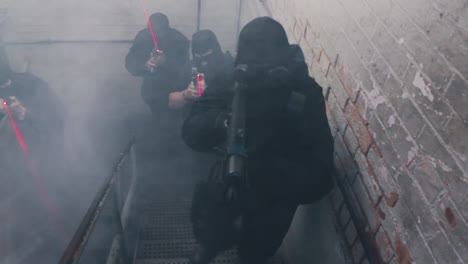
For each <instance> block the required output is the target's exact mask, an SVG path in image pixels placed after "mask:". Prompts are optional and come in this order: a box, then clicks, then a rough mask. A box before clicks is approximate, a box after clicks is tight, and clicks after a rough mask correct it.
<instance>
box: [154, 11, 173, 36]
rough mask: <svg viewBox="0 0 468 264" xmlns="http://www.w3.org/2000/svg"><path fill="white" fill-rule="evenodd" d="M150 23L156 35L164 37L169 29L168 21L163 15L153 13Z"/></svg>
mask: <svg viewBox="0 0 468 264" xmlns="http://www.w3.org/2000/svg"><path fill="white" fill-rule="evenodd" d="M150 22H151V25H152V26H153V29H154V32H155V33H156V35H164V34H165V33H167V32H168V31H169V29H170V26H169V19H168V18H167V16H166V15H165V14H163V13H154V14H152V15H151V16H150Z"/></svg>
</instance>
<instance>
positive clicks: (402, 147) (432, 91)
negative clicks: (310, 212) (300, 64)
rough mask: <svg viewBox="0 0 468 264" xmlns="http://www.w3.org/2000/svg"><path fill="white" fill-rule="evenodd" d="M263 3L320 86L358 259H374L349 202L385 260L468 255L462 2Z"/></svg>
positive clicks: (459, 259)
mask: <svg viewBox="0 0 468 264" xmlns="http://www.w3.org/2000/svg"><path fill="white" fill-rule="evenodd" d="M255 2H256V1H255ZM260 2H261V4H263V6H264V10H265V12H267V13H268V14H269V15H271V16H272V17H274V18H276V19H277V20H279V21H280V22H281V23H283V25H284V26H285V28H286V29H287V32H288V34H289V37H290V40H291V42H294V43H299V44H300V45H301V47H302V49H303V50H304V53H305V56H306V59H307V63H308V64H309V70H310V75H311V76H313V77H314V78H315V79H316V80H317V81H318V82H319V83H320V84H321V85H322V87H323V88H324V96H325V97H326V99H327V106H328V108H327V110H328V116H329V120H330V124H331V127H332V130H333V134H334V136H335V148H336V164H337V168H338V172H339V173H338V179H339V182H340V183H342V185H343V186H344V188H345V194H346V195H345V196H346V197H344V198H343V197H342V196H343V194H342V193H341V192H338V191H337V192H335V193H334V195H333V197H332V201H334V203H333V204H334V208H335V210H336V213H337V218H338V219H339V221H338V222H339V223H341V224H342V229H343V231H344V233H345V234H346V236H350V237H349V239H348V246H349V247H350V248H351V249H352V252H353V257H354V262H355V263H368V262H367V261H368V260H367V259H366V257H363V250H362V244H361V243H359V240H360V239H357V234H356V226H355V224H356V223H354V224H353V223H352V222H353V221H351V222H350V221H349V218H350V212H349V210H351V209H352V210H354V209H353V208H351V209H350V208H348V206H344V205H343V200H353V201H354V202H355V203H356V204H357V205H359V206H358V209H357V211H358V212H357V213H358V214H359V215H360V216H362V218H363V219H365V222H366V226H367V227H366V229H365V231H366V235H367V239H369V240H370V242H371V244H372V245H371V246H373V248H374V249H375V250H376V251H377V252H378V253H379V258H380V261H381V262H382V263H441V264H442V263H467V262H468V252H467V251H466V245H467V244H468V225H467V221H468V156H467V153H468V149H467V148H468V140H467V135H468V125H467V124H468V111H467V109H468V108H467V107H466V106H467V105H468V97H467V94H468V83H467V76H468V62H467V60H466V57H467V55H468V49H467V45H468V44H467V39H468V34H467V31H466V29H467V28H468V27H467V26H468V18H467V16H466V13H467V12H468V4H467V2H466V1H464V0H452V1H448V0H410V1H404V0H382V1H371V0H356V1H345V0H313V1H306V0H291V1H282V0H262V1H260ZM355 211H356V210H355ZM350 223H351V224H350ZM359 238H362V237H359ZM361 242H362V241H361Z"/></svg>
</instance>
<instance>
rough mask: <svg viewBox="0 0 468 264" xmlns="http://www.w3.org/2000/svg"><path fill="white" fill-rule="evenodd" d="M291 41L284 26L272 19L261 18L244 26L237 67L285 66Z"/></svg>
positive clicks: (239, 44) (238, 47)
mask: <svg viewBox="0 0 468 264" xmlns="http://www.w3.org/2000/svg"><path fill="white" fill-rule="evenodd" d="M289 47H290V46H289V41H288V37H287V35H286V31H285V30H284V28H283V26H282V25H281V24H280V23H279V22H277V21H276V20H274V19H272V18H270V17H259V18H256V19H254V20H252V21H251V22H249V23H248V24H247V25H245V26H244V28H243V29H242V31H241V32H240V35H239V42H238V45H237V57H236V65H238V64H270V65H272V66H279V65H285V64H286V63H287V58H288V55H289Z"/></svg>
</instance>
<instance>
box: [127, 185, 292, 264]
mask: <svg viewBox="0 0 468 264" xmlns="http://www.w3.org/2000/svg"><path fill="white" fill-rule="evenodd" d="M184 194H185V196H176V197H175V198H174V196H172V198H170V196H165V197H154V198H155V199H154V200H153V201H154V202H149V203H147V204H146V205H144V206H143V207H142V208H143V215H142V218H141V228H140V232H139V247H138V250H137V260H136V261H135V262H134V263H135V264H188V263H189V262H188V258H189V257H190V256H191V255H192V254H193V252H194V250H195V249H196V247H197V244H196V241H195V239H194V237H193V233H192V225H191V223H190V199H187V192H184ZM156 198H157V199H156ZM211 264H239V261H238V259H237V254H236V251H235V250H230V251H227V252H224V253H223V254H221V255H220V256H218V257H217V258H216V259H215V260H213V261H212V262H211ZM270 264H284V262H283V261H282V260H281V259H280V258H278V257H277V258H274V259H273V260H272V261H271V262H270Z"/></svg>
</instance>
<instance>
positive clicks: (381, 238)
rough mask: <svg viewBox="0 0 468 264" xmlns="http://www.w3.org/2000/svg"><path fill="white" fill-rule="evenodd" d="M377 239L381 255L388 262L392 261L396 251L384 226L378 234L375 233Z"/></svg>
mask: <svg viewBox="0 0 468 264" xmlns="http://www.w3.org/2000/svg"><path fill="white" fill-rule="evenodd" d="M375 240H376V241H377V245H378V246H379V250H380V256H381V257H382V260H383V261H384V262H385V263H387V262H388V261H390V260H391V259H392V258H393V256H394V251H393V248H392V245H391V243H390V241H389V240H388V238H387V235H386V234H385V232H384V230H383V229H382V228H380V229H379V231H378V232H377V234H376V235H375Z"/></svg>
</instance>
